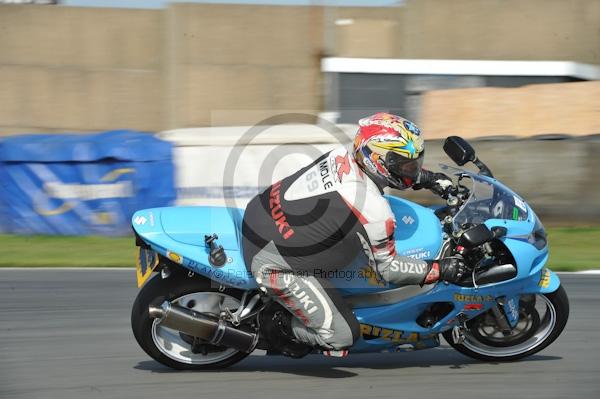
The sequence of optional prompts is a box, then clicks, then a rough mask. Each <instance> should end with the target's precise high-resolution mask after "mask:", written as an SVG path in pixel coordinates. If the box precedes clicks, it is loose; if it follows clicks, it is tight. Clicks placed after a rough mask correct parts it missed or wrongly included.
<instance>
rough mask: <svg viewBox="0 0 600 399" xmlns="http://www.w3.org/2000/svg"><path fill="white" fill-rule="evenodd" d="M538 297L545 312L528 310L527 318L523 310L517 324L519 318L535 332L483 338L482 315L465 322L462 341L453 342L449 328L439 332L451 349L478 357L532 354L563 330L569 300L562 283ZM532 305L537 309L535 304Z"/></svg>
mask: <svg viewBox="0 0 600 399" xmlns="http://www.w3.org/2000/svg"><path fill="white" fill-rule="evenodd" d="M537 297H538V299H537V300H536V302H538V303H542V304H544V305H545V306H546V311H545V312H544V313H543V314H542V315H540V314H539V310H536V311H533V310H529V317H527V310H525V311H524V314H523V315H522V317H521V319H520V320H519V323H521V320H522V322H523V323H530V324H531V325H532V326H535V328H536V330H535V331H532V332H530V333H529V332H525V333H523V334H521V335H516V336H514V337H507V338H506V341H505V342H502V339H501V338H500V339H498V338H497V337H494V336H490V338H488V339H485V338H484V336H483V334H481V332H480V330H481V329H482V327H481V323H477V319H478V318H483V317H486V315H485V314H483V315H480V316H478V318H475V319H473V320H470V321H469V322H467V327H468V328H469V331H468V332H467V333H465V341H464V342H463V343H462V344H455V343H454V341H453V339H452V330H449V331H446V332H444V333H443V334H442V335H443V336H444V338H445V339H446V341H447V342H448V343H449V344H450V346H452V347H453V348H454V349H456V350H457V351H459V352H460V353H462V354H464V355H467V356H469V357H472V358H474V359H478V360H483V361H494V362H498V361H514V360H519V359H523V358H525V357H527V356H531V355H533V354H534V353H537V352H539V351H541V350H542V349H544V348H546V347H547V346H548V345H550V344H551V343H552V342H554V340H556V338H558V336H559V335H560V334H561V333H562V331H563V329H564V328H565V326H566V324H567V320H568V318H569V299H568V298H567V293H566V292H565V290H564V288H563V287H562V286H560V287H559V288H558V290H556V291H554V292H552V293H549V294H539V295H537ZM535 307H536V308H537V307H538V305H536V306H535ZM518 325H519V324H517V326H518ZM525 325H527V324H525ZM511 339H512V341H511Z"/></svg>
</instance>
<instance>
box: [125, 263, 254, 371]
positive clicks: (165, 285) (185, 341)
mask: <svg viewBox="0 0 600 399" xmlns="http://www.w3.org/2000/svg"><path fill="white" fill-rule="evenodd" d="M241 296H242V291H240V290H235V289H232V288H226V289H225V290H223V291H219V290H218V289H217V288H216V287H211V282H210V280H208V279H205V278H201V277H197V276H194V277H188V276H187V274H185V273H183V272H181V271H177V272H175V271H174V272H173V273H172V274H171V276H169V277H168V278H166V279H162V278H161V276H160V274H157V275H155V276H154V277H153V278H152V279H151V280H150V281H148V283H147V284H146V285H144V286H143V287H142V289H141V290H140V292H139V293H138V296H137V298H136V299H135V302H134V304H133V308H132V310H131V328H132V330H133V335H134V336H135V339H136V341H137V342H138V344H139V345H140V346H141V347H142V349H143V350H144V351H145V352H146V353H147V354H148V355H150V357H152V358H153V359H154V360H156V361H157V362H159V363H162V364H164V365H165V366H168V367H171V368H174V369H176V370H212V369H220V368H225V367H229V366H231V365H232V364H235V363H237V362H239V361H240V360H242V359H244V358H245V357H246V356H248V355H249V353H245V352H241V351H237V350H234V349H231V348H219V347H215V346H210V345H206V347H210V348H209V349H210V350H209V349H206V350H204V353H196V352H197V351H194V350H192V345H193V337H188V336H185V335H184V334H181V333H179V332H177V331H175V330H170V329H168V328H166V327H164V326H160V324H159V323H158V321H157V320H156V319H153V318H152V317H150V315H149V314H148V307H149V306H150V305H160V304H161V303H162V302H164V301H165V300H166V301H169V302H178V301H183V302H184V303H182V305H183V306H187V307H190V308H192V307H193V306H195V307H194V309H195V310H196V309H197V307H198V306H200V307H202V305H203V304H202V303H198V304H196V302H202V301H203V299H204V298H209V299H210V298H211V297H217V298H222V299H221V303H223V301H229V302H228V303H231V304H232V306H233V305H235V301H236V300H237V301H238V304H239V299H240V298H241Z"/></svg>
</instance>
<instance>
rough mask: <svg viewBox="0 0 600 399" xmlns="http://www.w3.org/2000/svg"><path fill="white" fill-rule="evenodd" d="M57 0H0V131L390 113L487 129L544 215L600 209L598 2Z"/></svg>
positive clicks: (446, 127) (350, 118) (439, 133)
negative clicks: (20, 0) (18, 0)
mask: <svg viewBox="0 0 600 399" xmlns="http://www.w3.org/2000/svg"><path fill="white" fill-rule="evenodd" d="M4 2H5V3H6V2H10V1H8V0H5V1H4ZM31 3H36V2H35V1H33V2H31ZM38 3H40V2H38ZM46 3H53V2H46ZM58 3H59V4H57V5H35V4H24V5H14V4H10V5H0V136H2V135H13V134H20V133H42V132H74V133H85V132H97V131H104V130H111V129H134V130H142V131H148V132H161V131H172V130H173V129H182V128H202V127H218V126H250V125H254V124H256V123H257V122H259V121H261V120H263V119H264V118H266V117H269V116H272V115H277V114H279V113H284V112H303V113H309V114H311V115H314V120H315V122H316V121H317V115H321V116H322V117H324V118H326V119H328V120H330V121H333V122H336V123H342V124H352V123H355V122H356V120H357V119H358V118H359V117H362V116H365V115H367V114H370V113H373V112H374V111H381V110H383V111H391V112H395V113H399V114H401V115H404V116H406V117H408V118H411V119H413V120H414V121H415V122H416V123H417V124H419V125H420V126H421V128H422V130H423V131H425V132H426V133H425V134H426V135H427V138H429V139H441V138H444V137H446V136H448V135H450V134H458V135H462V136H465V137H468V138H478V139H484V140H487V141H482V142H480V143H478V144H477V145H476V147H477V148H478V149H479V150H480V151H481V158H482V159H485V160H486V161H487V163H489V164H490V166H495V167H496V168H495V170H497V175H498V176H499V177H500V178H501V179H504V180H506V181H507V183H509V184H513V185H514V188H515V189H516V190H517V191H520V192H522V193H523V195H524V196H525V197H527V198H528V199H530V200H531V201H532V202H533V203H534V207H535V208H536V209H540V210H541V212H542V213H545V214H547V215H549V216H550V217H556V218H558V219H560V220H564V219H565V217H564V213H565V207H567V208H569V210H568V212H569V215H571V216H572V217H574V218H579V220H582V221H591V220H598V219H600V212H599V210H598V207H597V204H598V203H599V202H600V191H599V189H598V188H597V187H596V182H597V177H596V175H595V173H596V171H597V170H600V164H599V161H598V160H597V159H598V158H597V156H596V153H597V150H598V149H600V146H599V145H598V143H599V141H598V134H599V133H600V82H599V81H598V80H599V79H600V2H599V1H597V0H568V1H564V0H528V1H522V0H485V1H481V0H453V1H446V0H405V1H400V2H391V1H383V0H381V1H375V2H367V1H353V0H348V1H302V0H297V1H289V2H286V1H283V0H281V1H264V2H260V1H247V2H245V4H239V2H238V3H236V4H228V3H227V2H226V1H213V2H210V3H209V2H206V3H202V2H191V3H182V2H168V1H164V0H139V1H135V0H123V1H118V2H117V1H112V0H90V1H85V0H62V1H59V2H58ZM260 3H268V4H260ZM367 4H374V6H366V5H367ZM82 6H87V7H82ZM114 6H119V7H118V8H117V7H114ZM350 130H351V129H350ZM202 132H203V133H202V134H204V135H211V134H212V135H216V134H222V133H218V132H223V131H222V130H218V131H217V130H212V131H211V130H202ZM207 132H208V133H207ZM211 132H212V133H211ZM190 134H192V133H190ZM284 136H285V135H282V136H281V141H282V142H283V143H285V142H286V140H287V138H286V137H284ZM163 137H167V138H168V137H169V135H168V134H166V135H165V134H163ZM515 138H518V140H517V139H515ZM556 139H561V140H556ZM176 145H177V143H176ZM439 147H440V145H439V143H437V144H436V143H435V142H434V143H433V144H431V145H430V146H429V148H430V149H431V151H428V160H429V162H430V163H433V162H435V161H437V160H442V159H443V158H442V155H441V152H440V149H439ZM180 183H181V179H180ZM573 203H578V204H579V205H578V206H577V207H573V205H572V204H573ZM567 219H568V218H567Z"/></svg>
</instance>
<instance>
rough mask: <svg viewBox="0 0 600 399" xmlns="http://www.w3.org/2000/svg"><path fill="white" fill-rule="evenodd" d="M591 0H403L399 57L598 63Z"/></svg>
mask: <svg viewBox="0 0 600 399" xmlns="http://www.w3.org/2000/svg"><path fill="white" fill-rule="evenodd" d="M599 26H600V1H597V0H527V1H523V0H484V1H482V0H452V1H447V0H408V1H407V6H406V11H405V14H404V18H403V24H402V32H401V35H402V42H403V46H402V58H442V59H443V58H451V59H500V60H504V59H519V60H572V61H580V62H585V63H592V64H600V29H598V27H599Z"/></svg>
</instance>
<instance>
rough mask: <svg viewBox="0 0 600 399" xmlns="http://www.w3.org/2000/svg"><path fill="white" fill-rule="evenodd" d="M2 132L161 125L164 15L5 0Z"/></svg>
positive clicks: (0, 11)
mask: <svg viewBox="0 0 600 399" xmlns="http://www.w3.org/2000/svg"><path fill="white" fill-rule="evenodd" d="M0 28H1V34H0V132H1V134H7V133H14V132H16V133H19V132H27V131H56V130H57V131H90V130H102V129H109V128H117V127H121V128H122V127H126V128H134V129H142V130H153V129H156V128H157V127H159V126H161V120H162V118H163V106H162V96H161V86H162V72H161V70H162V62H163V57H162V53H163V42H162V40H161V38H162V37H163V35H164V32H163V15H162V13H161V12H160V11H151V10H121V9H119V10H117V9H109V8H99V9H94V8H91V9H89V8H73V7H44V6H39V7H37V6H0Z"/></svg>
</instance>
